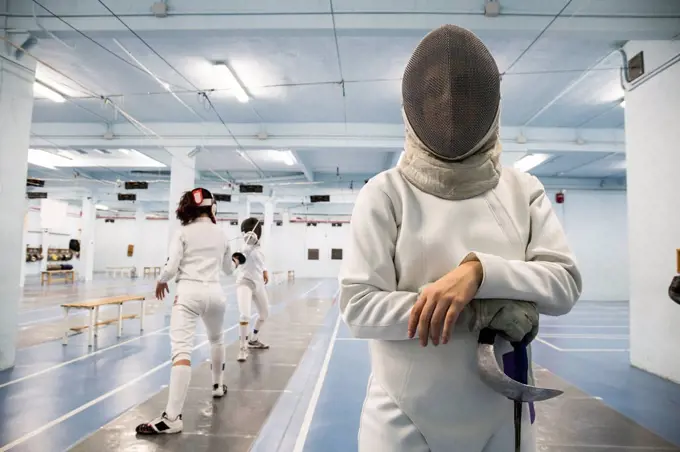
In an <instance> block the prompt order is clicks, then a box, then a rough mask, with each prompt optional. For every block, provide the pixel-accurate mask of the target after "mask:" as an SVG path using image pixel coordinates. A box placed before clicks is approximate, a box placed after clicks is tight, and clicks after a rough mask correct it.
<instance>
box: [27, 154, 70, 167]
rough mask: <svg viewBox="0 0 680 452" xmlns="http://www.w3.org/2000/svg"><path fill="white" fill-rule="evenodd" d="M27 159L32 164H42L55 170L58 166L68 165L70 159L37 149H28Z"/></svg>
mask: <svg viewBox="0 0 680 452" xmlns="http://www.w3.org/2000/svg"><path fill="white" fill-rule="evenodd" d="M27 160H28V163H30V164H32V165H37V166H42V167H43V168H48V169H51V170H56V169H57V167H58V166H70V160H68V159H65V158H64V157H61V156H59V155H56V154H52V153H51V152H46V151H41V150H39V149H29V150H28V156H27Z"/></svg>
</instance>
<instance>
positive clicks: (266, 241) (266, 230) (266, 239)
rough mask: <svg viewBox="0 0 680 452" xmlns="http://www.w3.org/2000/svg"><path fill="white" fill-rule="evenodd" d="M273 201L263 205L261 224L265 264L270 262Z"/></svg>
mask: <svg viewBox="0 0 680 452" xmlns="http://www.w3.org/2000/svg"><path fill="white" fill-rule="evenodd" d="M274 206H275V203H274V201H266V202H265V203H264V222H263V224H262V246H263V248H264V250H263V251H264V255H265V259H266V262H270V263H271V262H272V254H271V253H272V249H273V240H272V224H273V223H274Z"/></svg>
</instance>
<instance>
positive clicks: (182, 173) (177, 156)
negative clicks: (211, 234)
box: [163, 147, 196, 312]
mask: <svg viewBox="0 0 680 452" xmlns="http://www.w3.org/2000/svg"><path fill="white" fill-rule="evenodd" d="M166 149H167V150H168V151H169V152H170V153H171V154H172V163H171V165H170V197H169V198H168V241H170V240H172V237H173V236H174V235H175V231H177V229H178V228H179V227H180V225H181V223H180V222H179V220H178V219H177V216H176V215H175V211H176V210H177V204H178V203H179V200H180V198H181V197H182V195H183V194H184V193H186V192H187V191H190V190H193V189H194V188H196V187H195V184H196V158H195V157H189V156H188V155H187V154H188V153H189V152H191V151H192V150H193V149H194V148H193V147H178V148H166ZM166 257H167V253H166ZM163 264H165V262H163ZM169 288H170V293H169V294H168V297H167V298H166V301H165V308H166V312H170V311H171V310H172V303H173V300H174V298H175V295H176V293H177V291H176V287H175V284H174V283H173V282H171V283H170V284H169Z"/></svg>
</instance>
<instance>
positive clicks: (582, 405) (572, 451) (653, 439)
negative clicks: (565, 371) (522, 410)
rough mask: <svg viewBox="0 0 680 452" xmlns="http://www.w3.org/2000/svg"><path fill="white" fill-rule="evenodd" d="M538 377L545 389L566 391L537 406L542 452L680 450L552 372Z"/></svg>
mask: <svg viewBox="0 0 680 452" xmlns="http://www.w3.org/2000/svg"><path fill="white" fill-rule="evenodd" d="M536 377H537V380H538V382H539V384H540V385H541V386H545V387H551V388H557V389H562V390H563V391H564V395H562V396H560V397H557V398H555V399H552V400H549V401H546V402H541V403H538V404H536V411H537V421H536V423H537V428H538V444H539V447H538V450H539V451H540V452H563V451H564V452H611V451H617V452H625V451H635V452H653V451H680V448H678V447H675V446H673V445H672V444H670V443H668V442H666V441H665V440H663V439H661V438H660V437H658V436H657V435H655V434H653V433H651V432H650V431H649V430H647V429H645V428H643V427H641V426H640V425H638V424H636V423H635V422H633V421H631V420H630V419H628V418H627V417H625V416H623V415H621V414H619V413H618V412H617V411H614V410H613V409H611V408H609V407H608V406H606V405H605V404H604V403H602V402H601V401H600V400H598V399H596V398H593V397H590V396H589V395H587V394H586V393H584V392H582V391H580V390H578V389H577V388H575V387H574V386H572V385H570V384H568V383H567V382H565V381H564V380H562V379H561V378H559V377H557V376H555V375H554V374H552V373H550V372H549V371H548V370H546V369H539V370H538V371H537V372H536ZM679 427H680V426H679Z"/></svg>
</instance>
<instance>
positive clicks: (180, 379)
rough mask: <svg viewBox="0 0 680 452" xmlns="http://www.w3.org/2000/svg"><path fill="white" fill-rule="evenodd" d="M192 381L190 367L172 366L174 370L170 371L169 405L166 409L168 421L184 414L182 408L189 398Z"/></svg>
mask: <svg viewBox="0 0 680 452" xmlns="http://www.w3.org/2000/svg"><path fill="white" fill-rule="evenodd" d="M190 381H191V367H190V366H172V370H171V371H170V387H169V395H168V405H167V407H166V408H165V413H166V414H167V415H168V419H170V420H172V421H174V420H175V419H177V417H178V416H179V415H180V414H182V408H184V401H185V400H186V398H187V391H188V390H189V382H190Z"/></svg>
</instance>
